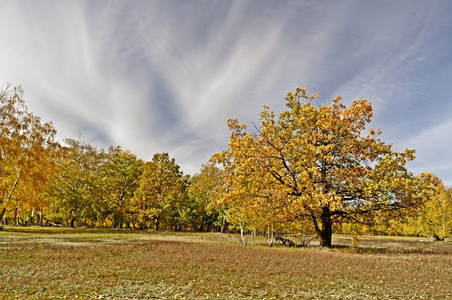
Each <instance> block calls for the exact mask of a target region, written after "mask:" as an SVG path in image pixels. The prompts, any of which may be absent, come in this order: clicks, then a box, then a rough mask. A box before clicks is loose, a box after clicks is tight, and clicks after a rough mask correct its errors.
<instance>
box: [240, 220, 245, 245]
mask: <svg viewBox="0 0 452 300" xmlns="http://www.w3.org/2000/svg"><path fill="white" fill-rule="evenodd" d="M243 227H244V226H243V222H240V241H241V244H242V245H243V246H246V240H245V237H244V235H243Z"/></svg>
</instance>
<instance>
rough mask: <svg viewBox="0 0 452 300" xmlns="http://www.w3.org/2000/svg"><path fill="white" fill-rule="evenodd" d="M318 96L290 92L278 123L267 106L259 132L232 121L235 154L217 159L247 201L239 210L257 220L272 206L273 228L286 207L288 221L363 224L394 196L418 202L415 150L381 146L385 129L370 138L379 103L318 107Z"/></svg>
mask: <svg viewBox="0 0 452 300" xmlns="http://www.w3.org/2000/svg"><path fill="white" fill-rule="evenodd" d="M316 97H318V95H317V94H313V95H312V96H308V95H307V91H306V89H300V88H297V89H296V90H295V92H293V93H292V92H288V93H287V95H286V97H285V100H286V106H287V107H288V109H287V110H284V111H282V112H281V113H280V114H279V116H278V118H276V116H275V114H274V113H273V112H270V111H269V107H268V106H264V109H263V111H262V112H261V113H260V114H259V117H260V119H261V124H260V129H259V132H256V133H247V132H245V130H246V124H245V125H243V124H242V125H240V124H239V122H238V120H237V119H234V120H231V119H230V120H228V126H229V128H230V130H231V139H230V141H229V143H228V145H229V149H227V150H226V151H223V152H222V153H221V155H220V154H215V155H214V156H213V157H212V160H213V161H215V162H217V163H221V164H223V165H224V167H225V176H226V178H225V180H226V182H227V184H228V186H229V188H230V193H233V194H234V197H235V199H237V198H240V199H241V200H240V201H239V202H234V205H235V206H236V209H238V210H241V211H242V212H243V211H246V212H247V213H248V214H254V213H257V211H258V210H259V209H263V208H264V207H265V208H266V209H267V210H268V211H271V212H273V216H272V214H270V215H269V214H267V215H266V216H267V217H266V218H269V219H267V222H271V219H272V218H276V219H281V218H282V219H284V216H277V214H278V213H279V212H280V211H281V210H280V207H284V212H285V214H286V216H287V217H286V221H289V219H288V218H289V217H288V216H292V217H293V216H294V215H295V212H296V215H298V216H303V215H308V216H313V215H315V214H318V213H319V214H322V213H323V212H325V211H328V214H330V215H334V214H337V217H338V218H339V219H340V218H341V217H347V218H350V217H352V216H353V215H354V218H358V217H359V214H361V213H369V212H371V211H373V210H375V209H377V208H383V207H384V205H385V203H387V201H386V200H387V198H388V197H390V198H391V199H392V201H402V198H407V199H408V198H410V197H411V198H410V199H414V198H413V197H414V196H413V193H411V190H410V189H409V188H407V187H406V186H407V185H408V186H411V185H413V184H414V185H415V186H416V184H417V183H416V182H417V181H416V180H414V179H413V176H412V175H411V174H410V173H409V172H408V171H407V170H406V167H405V164H406V162H407V161H409V160H412V159H414V150H410V149H407V150H405V151H402V152H395V151H393V150H392V149H391V148H392V147H391V145H390V144H389V145H386V144H384V143H382V142H381V141H380V139H379V135H380V134H381V131H380V130H378V132H375V130H373V129H370V130H369V133H368V135H366V136H363V135H362V131H363V130H364V129H365V127H366V125H367V123H369V122H370V121H371V117H372V105H371V104H370V103H369V102H367V101H366V100H364V99H357V100H355V101H353V103H352V104H351V105H350V106H349V107H347V106H345V105H344V104H342V103H341V97H340V96H337V97H335V98H334V99H333V100H332V103H331V104H330V105H320V106H318V107H316V106H314V105H313V104H312V103H311V100H313V99H315V98H316ZM388 195H389V196H388ZM228 199H230V200H232V198H228ZM288 199H292V200H290V201H288ZM294 199H295V200H294ZM293 200H294V201H293ZM350 201H351V202H350ZM416 201H417V200H416ZM251 203H252V205H251ZM350 203H353V205H351V204H350ZM376 203H380V204H378V205H376ZM231 204H232V203H231ZM352 208H354V209H355V210H354V211H353V209H352ZM385 209H389V207H386V208H385ZM322 216H323V215H322ZM319 217H320V216H317V218H319ZM313 219H314V222H315V219H316V218H314V217H313ZM242 221H243V214H242ZM272 224H273V223H272Z"/></svg>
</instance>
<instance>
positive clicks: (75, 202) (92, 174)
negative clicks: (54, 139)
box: [44, 139, 102, 227]
mask: <svg viewBox="0 0 452 300" xmlns="http://www.w3.org/2000/svg"><path fill="white" fill-rule="evenodd" d="M65 141H66V143H67V145H68V146H66V147H63V148H62V149H61V151H60V158H59V159H58V160H57V165H58V167H57V170H56V172H55V173H54V174H53V175H52V176H51V178H50V181H49V183H48V185H47V187H46V189H45V191H44V196H45V197H47V198H48V199H49V202H50V203H49V215H50V217H51V218H53V219H55V220H57V221H61V220H65V221H66V222H67V224H68V226H69V227H74V224H75V221H76V220H77V219H80V221H81V220H84V221H87V220H88V221H90V222H91V223H95V222H96V219H97V218H96V212H95V207H96V206H95V204H96V203H95V199H96V198H95V197H94V195H95V194H96V190H97V188H98V187H97V185H96V177H97V174H98V172H99V166H100V164H101V162H102V152H101V151H99V150H98V149H97V148H95V147H93V146H91V145H88V144H86V143H84V142H82V141H77V140H73V139H66V140H65Z"/></svg>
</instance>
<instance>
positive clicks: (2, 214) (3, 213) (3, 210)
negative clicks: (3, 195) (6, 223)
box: [0, 206, 6, 220]
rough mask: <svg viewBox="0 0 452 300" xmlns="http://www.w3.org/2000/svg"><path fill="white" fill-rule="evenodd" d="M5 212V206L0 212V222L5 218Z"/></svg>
mask: <svg viewBox="0 0 452 300" xmlns="http://www.w3.org/2000/svg"><path fill="white" fill-rule="evenodd" d="M5 211H6V206H3V208H2V212H1V213H0V216H1V219H0V220H3V217H4V216H5Z"/></svg>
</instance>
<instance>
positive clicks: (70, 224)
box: [69, 216, 76, 228]
mask: <svg viewBox="0 0 452 300" xmlns="http://www.w3.org/2000/svg"><path fill="white" fill-rule="evenodd" d="M75 218H76V216H72V217H71V220H70V222H69V227H70V228H74V224H75Z"/></svg>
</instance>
